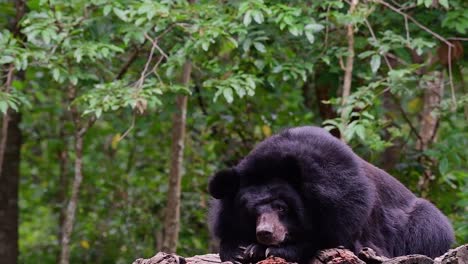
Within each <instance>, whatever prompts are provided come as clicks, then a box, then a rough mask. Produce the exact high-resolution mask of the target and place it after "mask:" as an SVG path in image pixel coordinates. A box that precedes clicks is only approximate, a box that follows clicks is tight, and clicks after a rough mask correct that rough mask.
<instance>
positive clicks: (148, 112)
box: [0, 0, 468, 263]
mask: <svg viewBox="0 0 468 264" xmlns="http://www.w3.org/2000/svg"><path fill="white" fill-rule="evenodd" d="M467 10H468V2H466V1H464V0H412V1H388V2H387V1H381V0H376V1H355V0H354V1H352V2H351V1H349V2H348V1H335V0H331V1H287V2H284V1H261V0H254V1H221V2H218V1H201V0H200V1H194V2H193V3H190V2H189V1H186V0H184V1H182V0H180V1H165V0H161V1H151V0H142V1H111V0H95V1H84V0H73V1H55V0H49V1H45V0H32V1H19V0H17V1H1V0H0V12H1V16H0V25H1V27H0V29H1V31H0V67H1V74H0V77H1V91H0V111H1V114H2V125H1V137H0V161H1V162H0V168H1V170H0V259H2V261H6V262H5V263H16V262H19V263H38V262H40V263H56V262H58V260H59V259H61V263H68V262H70V263H87V262H93V263H130V261H132V260H133V259H135V258H136V257H139V256H150V255H152V254H154V253H155V252H156V250H158V249H161V248H167V245H169V244H170V242H167V241H166V242H164V241H165V239H168V237H167V235H168V232H167V230H164V223H165V222H170V221H164V218H165V216H166V215H168V214H167V211H168V209H167V208H166V204H168V203H167V202H168V201H167V197H168V190H169V175H170V168H171V162H172V163H173V162H174V161H173V160H174V159H173V158H172V157H176V156H177V155H174V149H177V148H178V147H181V146H182V150H183V159H180V158H181V156H180V155H179V156H177V157H178V158H179V159H180V160H179V161H181V163H179V164H174V163H173V166H176V167H174V169H176V170H179V172H180V173H181V175H183V177H182V180H181V190H182V191H181V204H180V206H181V209H180V233H179V235H178V247H177V252H178V253H179V254H181V255H193V254H200V253H205V252H208V251H210V250H213V249H214V248H213V247H212V242H210V241H211V240H210V237H209V234H208V230H207V225H206V212H207V207H208V203H209V196H208V194H207V192H206V184H207V180H208V177H209V176H210V175H211V174H212V173H213V172H214V171H215V170H217V169H220V168H223V167H226V166H231V165H233V164H235V163H236V162H237V161H238V160H239V159H240V158H242V156H243V155H245V154H246V153H248V151H249V150H250V149H251V148H252V147H253V146H254V145H255V143H257V142H259V141H260V140H262V139H264V138H265V137H268V136H270V135H271V134H272V133H275V132H277V131H279V130H280V129H282V128H285V127H291V126H297V125H322V126H325V127H327V128H328V129H330V130H331V131H332V133H333V134H334V135H336V136H340V137H342V138H343V139H344V140H346V142H348V144H350V146H352V147H353V149H354V150H355V151H356V152H357V153H358V154H360V155H361V156H362V157H364V158H366V159H367V160H369V161H370V162H372V163H374V164H376V165H378V166H380V167H382V168H385V169H386V170H387V171H389V172H390V173H392V174H393V175H395V176H396V177H397V178H398V179H399V180H400V181H402V182H403V183H404V184H405V185H407V186H408V187H409V188H410V189H412V190H413V191H414V192H416V193H418V194H419V195H421V196H424V197H426V198H427V199H429V200H430V201H432V202H433V203H435V204H436V205H437V206H438V207H439V208H441V209H442V210H443V211H444V212H445V213H446V214H447V215H448V216H449V217H450V219H451V220H452V222H453V224H454V226H455V229H456V233H457V241H458V243H466V242H467V241H468V224H467V222H468V216H467V212H466V211H467V210H466V208H467V207H468V190H467V181H468V160H467V159H468V144H467V143H468V122H467V120H468V90H467V89H468V87H467V84H466V78H468V70H467V68H466V66H467V63H468V60H467V56H468V55H466V54H467V53H466V52H464V51H465V50H466V49H467V47H468V44H467V43H468V38H467V30H468V13H467ZM351 55H353V56H351ZM188 64H189V66H190V70H188V66H187V65H188ZM184 65H185V67H184ZM350 65H352V66H353V67H352V68H350V67H349V66H350ZM346 73H348V74H346ZM184 74H185V76H184ZM347 88H350V90H349V94H348V93H347ZM177 98H178V99H177ZM183 98H185V100H187V105H186V114H184V113H182V112H181V111H180V110H181V109H182V108H183V107H182V108H181V105H183V100H184V99H183ZM176 102H178V103H176ZM181 115H182V116H183V115H186V120H185V121H186V122H185V124H184V122H182V123H178V124H179V125H180V124H181V125H182V127H179V128H180V129H183V130H185V134H184V133H183V130H177V129H176V128H177V126H174V124H175V123H177V122H175V121H174V120H173V116H179V117H180V116H181ZM179 120H180V119H179ZM176 130H177V131H179V134H178V135H182V139H183V140H181V141H180V140H179V141H178V142H179V143H177V142H176V143H173V142H174V140H173V134H174V133H175V132H174V131H176ZM174 138H175V139H177V135H176V136H175V137H174ZM172 144H175V145H176V147H174V146H173V147H172V148H171V145H172ZM181 144H182V145H181ZM171 149H172V150H171ZM177 166H180V167H177ZM18 169H19V172H20V173H18ZM174 169H173V170H174ZM179 172H176V173H179ZM176 182H177V181H176ZM18 190H19V196H18V194H17V191H18ZM175 194H176V192H175ZM177 196H178V195H175V196H174V197H177ZM18 208H19V218H18V213H17V212H18V211H17V210H18ZM169 208H170V207H169ZM174 220H177V219H174ZM17 225H19V238H18V237H16V236H17V232H16V231H17V230H18V229H17V227H16V226H17ZM167 225H169V224H167ZM169 231H172V230H169ZM169 233H170V232H169ZM172 237H174V236H172ZM175 237H176V238H177V236H175ZM16 241H19V242H18V243H19V257H18V259H17V256H16V255H17V253H16V252H17V251H16V250H17V247H16V245H17V244H18V243H15V242H16ZM168 243H169V244H168ZM169 247H171V246H169ZM172 247H173V246H172ZM2 263H3V262H2Z"/></svg>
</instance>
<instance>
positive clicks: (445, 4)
mask: <svg viewBox="0 0 468 264" xmlns="http://www.w3.org/2000/svg"><path fill="white" fill-rule="evenodd" d="M439 4H440V5H441V6H443V7H445V8H447V9H448V8H449V3H448V0H439Z"/></svg>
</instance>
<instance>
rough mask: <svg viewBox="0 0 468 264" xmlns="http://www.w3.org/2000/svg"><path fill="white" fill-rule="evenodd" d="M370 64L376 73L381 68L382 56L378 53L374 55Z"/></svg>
mask: <svg viewBox="0 0 468 264" xmlns="http://www.w3.org/2000/svg"><path fill="white" fill-rule="evenodd" d="M370 65H371V69H372V72H373V73H376V72H377V71H378V70H379V68H380V56H379V55H377V54H376V55H373V56H372V58H371V62H370Z"/></svg>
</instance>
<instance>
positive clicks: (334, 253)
mask: <svg viewBox="0 0 468 264" xmlns="http://www.w3.org/2000/svg"><path fill="white" fill-rule="evenodd" d="M221 263H222V264H232V263H231V262H221V260H220V258H219V255H218V254H206V255H197V256H193V257H188V258H184V257H181V256H177V255H174V254H167V253H164V252H159V253H158V254H156V255H155V256H153V257H152V258H149V259H142V258H140V259H137V260H135V261H134V262H133V264H221ZM257 264H293V263H291V262H288V261H286V260H284V259H282V258H279V257H269V258H267V259H265V260H262V261H260V262H258V263H257ZM309 264H468V244H466V245H463V246H460V247H457V248H455V249H451V250H449V251H448V252H447V253H445V254H444V255H442V256H440V257H438V258H436V259H434V260H433V259H431V258H429V257H427V256H424V255H407V256H400V257H396V258H386V257H383V256H379V255H377V254H376V253H375V251H374V250H372V249H371V248H364V249H362V250H361V252H359V254H358V255H357V256H356V255H355V254H354V253H353V252H351V251H350V250H347V249H344V248H331V249H325V250H320V251H319V252H318V253H317V255H316V256H315V257H314V258H313V259H312V260H311V261H310V262H309Z"/></svg>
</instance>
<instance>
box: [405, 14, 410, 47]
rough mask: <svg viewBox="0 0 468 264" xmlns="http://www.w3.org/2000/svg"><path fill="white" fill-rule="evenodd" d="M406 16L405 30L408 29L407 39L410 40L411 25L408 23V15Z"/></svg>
mask: <svg viewBox="0 0 468 264" xmlns="http://www.w3.org/2000/svg"><path fill="white" fill-rule="evenodd" d="M404 18H405V31H406V41H408V42H410V39H411V37H410V33H409V25H408V17H407V16H404Z"/></svg>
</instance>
